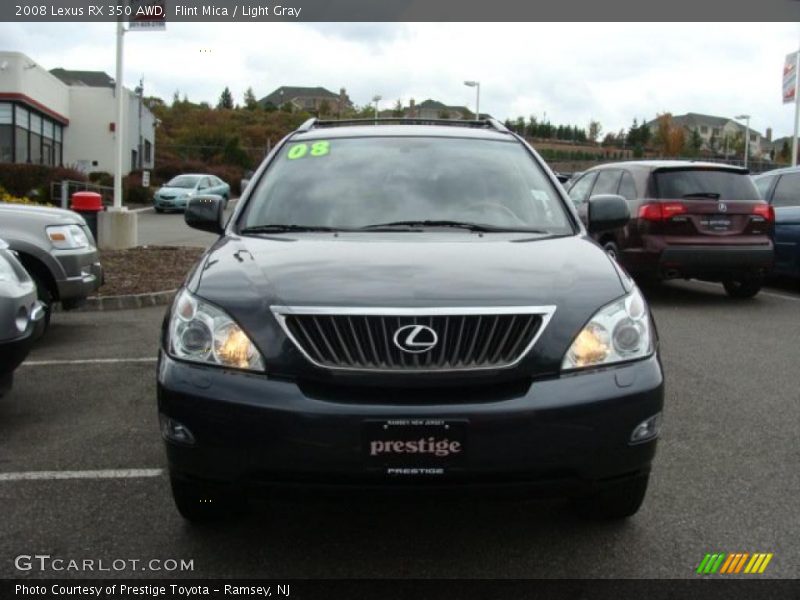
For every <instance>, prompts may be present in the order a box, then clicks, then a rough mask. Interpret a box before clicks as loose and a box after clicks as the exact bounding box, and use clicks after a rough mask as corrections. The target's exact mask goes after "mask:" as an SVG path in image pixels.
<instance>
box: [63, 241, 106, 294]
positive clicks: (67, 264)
mask: <svg viewBox="0 0 800 600" xmlns="http://www.w3.org/2000/svg"><path fill="white" fill-rule="evenodd" d="M56 259H57V260H58V262H59V263H60V265H61V268H62V271H63V272H64V275H65V277H64V278H63V279H61V280H59V281H57V282H56V283H57V285H58V299H59V300H60V301H61V303H62V304H63V305H64V307H65V308H74V307H76V306H78V305H80V303H81V302H83V301H84V300H85V299H86V298H87V297H89V296H90V295H91V294H92V293H93V292H95V291H96V290H97V289H98V288H99V287H100V286H101V285H102V284H103V278H104V274H103V267H102V265H101V264H100V261H99V259H98V256H97V250H96V249H95V248H92V249H91V250H86V251H75V250H69V251H61V252H60V253H59V254H58V255H56Z"/></svg>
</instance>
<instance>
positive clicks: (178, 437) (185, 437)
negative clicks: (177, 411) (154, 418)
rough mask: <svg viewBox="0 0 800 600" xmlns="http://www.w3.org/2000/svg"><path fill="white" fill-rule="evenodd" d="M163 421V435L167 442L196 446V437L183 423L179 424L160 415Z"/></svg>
mask: <svg viewBox="0 0 800 600" xmlns="http://www.w3.org/2000/svg"><path fill="white" fill-rule="evenodd" d="M158 418H159V420H160V421H161V435H163V436H164V439H165V440H169V441H171V442H176V443H178V444H186V445H189V446H191V445H194V436H193V435H192V432H191V431H189V428H188V427H186V425H183V424H182V423H178V421H176V420H175V419H170V418H169V417H168V416H166V415H161V414H160V415H159V416H158Z"/></svg>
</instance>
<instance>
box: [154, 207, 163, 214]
mask: <svg viewBox="0 0 800 600" xmlns="http://www.w3.org/2000/svg"><path fill="white" fill-rule="evenodd" d="M155 209H156V212H157V213H163V212H164V209H163V208H158V207H157V206H156V207H155Z"/></svg>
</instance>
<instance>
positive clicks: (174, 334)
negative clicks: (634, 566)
mask: <svg viewBox="0 0 800 600" xmlns="http://www.w3.org/2000/svg"><path fill="white" fill-rule="evenodd" d="M222 208H223V203H222V201H221V200H220V199H219V198H218V197H214V196H208V197H197V198H192V199H191V200H190V202H189V204H188V207H187V210H186V215H185V218H186V221H187V223H188V224H189V225H192V226H194V227H197V228H200V229H204V230H207V231H213V232H216V233H218V234H220V238H219V240H218V241H217V242H216V243H215V244H214V245H213V246H212V247H211V248H210V249H209V250H208V251H207V252H206V253H205V255H204V256H203V257H202V258H201V259H200V262H199V263H198V264H197V266H196V267H195V268H194V270H193V272H192V273H191V274H190V275H189V277H188V278H187V280H186V282H185V284H184V286H183V287H182V289H181V290H179V292H178V294H177V295H176V298H175V301H174V303H173V305H172V306H171V307H170V308H169V310H168V312H167V314H166V317H165V320H164V326H163V336H162V340H161V350H160V353H159V362H158V408H159V417H160V422H161V429H162V435H163V438H164V440H165V443H166V449H167V456H168V462H169V469H170V475H171V483H172V491H173V496H174V499H175V502H176V504H177V507H178V509H179V510H180V512H181V513H182V514H183V515H184V516H185V517H186V518H188V519H190V520H202V519H206V518H211V517H215V516H219V515H220V514H221V513H225V512H227V511H230V510H233V509H237V508H240V507H241V506H242V505H243V503H244V500H245V498H246V495H247V492H248V490H249V489H250V488H251V487H252V486H263V485H281V484H287V483H291V484H305V485H319V484H337V485H352V486H362V485H365V484H366V485H379V486H385V487H391V486H413V487H418V488H426V487H429V486H435V487H440V486H471V485H474V484H490V485H493V486H494V485H504V484H514V485H515V486H516V487H519V486H527V487H530V488H531V489H537V488H547V489H555V490H557V491H558V492H559V493H561V494H566V495H570V496H572V497H573V498H574V499H575V502H576V503H577V506H578V507H579V508H580V510H582V511H583V512H584V513H587V514H590V515H594V516H598V517H609V518H619V517H626V516H629V515H632V514H633V513H635V512H636V511H637V510H638V508H639V506H640V504H641V502H642V500H643V498H644V496H645V491H646V489H647V483H648V477H649V472H650V463H651V461H652V459H653V456H654V453H655V446H656V438H657V437H658V433H659V427H660V421H661V410H662V403H663V393H664V383H663V374H662V369H661V364H660V360H659V356H658V342H657V337H656V330H655V327H654V324H653V322H652V319H651V315H650V311H649V309H648V307H647V304H646V302H645V300H644V298H643V297H642V294H641V293H640V292H639V290H638V289H637V287H636V285H635V284H634V283H633V281H632V280H631V279H630V278H629V277H628V276H627V275H626V274H625V273H624V272H623V271H622V269H620V268H619V266H618V265H617V264H616V263H615V262H614V261H613V260H612V259H611V258H610V257H609V256H608V255H607V254H606V253H605V252H603V251H602V249H601V248H599V247H598V246H597V245H596V244H595V243H594V242H593V241H592V240H591V239H590V237H589V234H588V233H587V229H586V228H584V226H582V225H581V223H580V221H579V220H578V218H577V215H576V214H575V212H574V210H573V208H572V206H571V203H570V202H569V198H568V197H567V196H566V194H565V193H564V192H563V188H561V186H560V185H559V184H558V182H557V180H556V179H555V177H554V176H553V174H552V172H551V171H550V170H549V169H548V168H547V166H546V165H545V164H544V163H543V161H542V160H541V158H540V157H539V156H538V155H537V154H536V152H534V150H533V149H532V148H531V147H530V146H529V145H528V144H526V143H525V141H524V140H522V139H521V138H520V137H518V136H517V135H515V134H513V133H511V132H510V131H508V130H507V129H506V128H505V127H503V126H502V125H501V124H499V123H497V122H496V121H494V120H488V121H475V122H453V121H445V122H433V121H424V122H421V121H415V120H412V119H403V120H389V122H384V121H380V120H379V121H377V122H375V123H373V122H372V121H371V120H369V121H367V122H347V121H336V122H320V121H315V120H313V119H312V120H311V121H309V122H307V123H306V124H304V125H303V126H302V127H301V128H300V129H299V130H297V131H296V132H294V133H292V134H291V135H289V136H288V137H287V138H285V139H284V140H283V141H282V142H281V143H280V144H279V145H278V146H276V148H275V149H274V150H273V151H272V152H271V153H270V154H269V156H268V157H267V158H266V159H265V161H264V163H263V165H262V166H261V167H260V168H259V169H258V171H257V172H256V173H255V175H254V176H253V180H252V181H251V183H250V185H249V186H248V188H247V190H246V192H245V193H244V195H243V196H242V199H241V201H240V203H239V205H238V206H237V208H236V211H235V213H234V215H233V216H232V218H231V219H230V220H229V221H228V222H227V223H224V222H223V216H222V215H223V213H222ZM587 215H588V231H591V232H600V231H606V230H611V229H613V228H615V227H619V226H621V225H624V223H625V222H626V220H627V219H628V216H629V210H628V206H627V204H626V202H625V201H624V199H622V198H620V197H618V196H613V195H612V196H598V197H595V198H593V199H592V200H591V201H589V203H588V212H587Z"/></svg>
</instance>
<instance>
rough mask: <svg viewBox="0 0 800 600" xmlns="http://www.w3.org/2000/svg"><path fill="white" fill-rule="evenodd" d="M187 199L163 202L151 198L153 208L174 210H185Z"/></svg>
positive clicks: (159, 199)
mask: <svg viewBox="0 0 800 600" xmlns="http://www.w3.org/2000/svg"><path fill="white" fill-rule="evenodd" d="M186 202H187V198H172V199H170V200H165V199H162V198H153V206H154V207H155V208H164V209H175V208H186Z"/></svg>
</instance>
